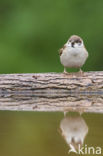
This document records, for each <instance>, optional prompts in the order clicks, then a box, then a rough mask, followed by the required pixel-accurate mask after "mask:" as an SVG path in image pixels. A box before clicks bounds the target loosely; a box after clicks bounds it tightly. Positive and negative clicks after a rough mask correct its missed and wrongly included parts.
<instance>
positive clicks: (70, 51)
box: [59, 35, 88, 73]
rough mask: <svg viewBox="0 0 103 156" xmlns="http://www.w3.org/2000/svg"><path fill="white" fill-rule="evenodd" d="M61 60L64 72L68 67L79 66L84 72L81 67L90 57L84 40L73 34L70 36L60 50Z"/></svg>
mask: <svg viewBox="0 0 103 156" xmlns="http://www.w3.org/2000/svg"><path fill="white" fill-rule="evenodd" d="M59 54H60V61H61V64H62V65H63V66H64V73H66V68H67V67H68V68H79V69H80V72H82V70H81V67H82V66H83V64H84V63H85V61H86V59H87V58H88V52H87V50H86V48H85V46H84V43H83V40H82V39H81V38H80V37H79V36H77V35H73V36H71V37H70V38H69V40H68V41H67V43H66V44H64V46H63V48H61V49H60V50H59Z"/></svg>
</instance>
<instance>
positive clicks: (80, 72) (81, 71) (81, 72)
mask: <svg viewBox="0 0 103 156" xmlns="http://www.w3.org/2000/svg"><path fill="white" fill-rule="evenodd" d="M79 74H80V76H82V75H83V70H82V69H81V68H80V70H79Z"/></svg>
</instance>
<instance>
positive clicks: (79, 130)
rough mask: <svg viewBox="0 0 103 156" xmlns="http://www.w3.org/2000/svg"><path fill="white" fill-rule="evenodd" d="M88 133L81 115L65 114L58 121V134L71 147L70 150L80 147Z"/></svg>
mask: <svg viewBox="0 0 103 156" xmlns="http://www.w3.org/2000/svg"><path fill="white" fill-rule="evenodd" d="M87 133H88V126H87V124H86V123H85V121H84V119H83V118H82V117H81V116H67V117H64V118H63V119H62V120H61V122H60V134H61V135H62V136H63V138H64V140H65V141H66V143H67V144H68V145H69V147H70V148H71V149H72V150H71V151H72V152H76V151H77V150H78V146H80V147H82V146H83V143H84V139H85V137H86V135H87Z"/></svg>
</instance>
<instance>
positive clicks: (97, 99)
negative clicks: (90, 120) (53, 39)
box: [0, 72, 103, 113]
mask: <svg viewBox="0 0 103 156" xmlns="http://www.w3.org/2000/svg"><path fill="white" fill-rule="evenodd" d="M0 110H27V111H80V112H81V111H84V112H98V113H99V112H101V113H103V72H86V73H84V74H83V75H79V74H78V73H71V74H63V73H58V74H57V73H45V74H43V73H42V74H39V73H38V74H2V75H0Z"/></svg>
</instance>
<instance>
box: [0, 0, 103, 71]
mask: <svg viewBox="0 0 103 156" xmlns="http://www.w3.org/2000/svg"><path fill="white" fill-rule="evenodd" d="M102 15H103V0H86V1H84V0H8V1H7V0H1V1H0V73H31V72H32V73H35V72H62V71H63V67H62V65H61V64H60V60H59V55H58V49H60V48H61V47H62V46H63V44H64V43H65V42H66V41H67V40H68V38H69V37H70V36H71V35H73V34H76V35H79V36H81V37H82V38H83V40H84V43H85V46H86V48H87V50H88V52H89V58H88V60H87V62H86V64H85V65H84V66H83V70H84V71H91V70H93V71H94V70H98V71H99V70H103V61H102V60H103V59H102V57H103V35H102V32H103V16H102Z"/></svg>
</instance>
